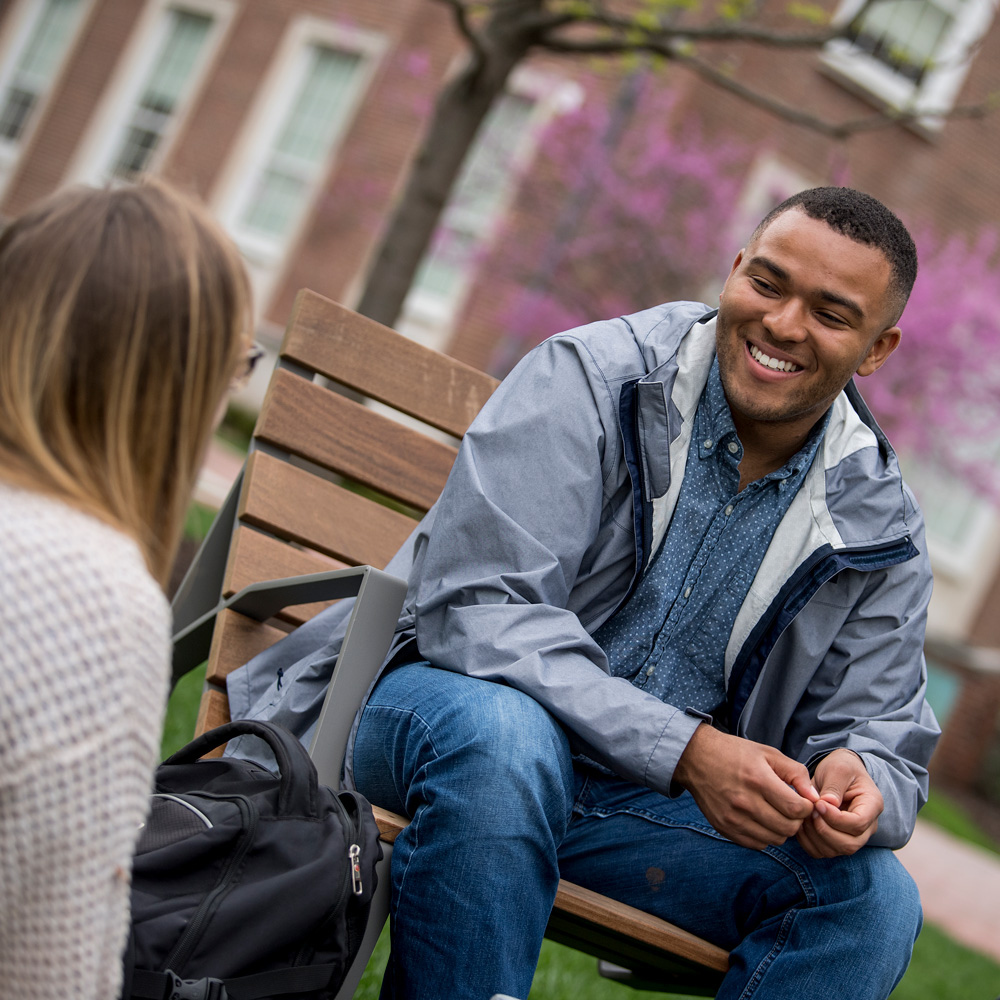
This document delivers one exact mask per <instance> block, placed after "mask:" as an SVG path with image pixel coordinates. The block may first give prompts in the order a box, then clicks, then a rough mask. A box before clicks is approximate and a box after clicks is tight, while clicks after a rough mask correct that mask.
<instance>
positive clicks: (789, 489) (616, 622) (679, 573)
mask: <svg viewBox="0 0 1000 1000" xmlns="http://www.w3.org/2000/svg"><path fill="white" fill-rule="evenodd" d="M828 420H829V414H828V415H827V417H825V418H824V419H822V420H820V421H819V422H818V423H817V424H816V426H815V427H814V428H813V430H812V431H811V432H810V436H809V438H808V439H807V441H806V443H805V444H804V445H803V447H802V448H801V450H800V451H798V452H797V453H796V454H795V455H794V456H792V458H791V459H790V460H789V461H788V462H787V463H786V464H785V465H784V466H783V467H782V468H780V469H778V470H777V471H776V472H772V473H770V474H768V475H766V476H764V477H763V478H762V479H759V480H757V481H756V482H753V483H750V484H749V485H748V486H747V487H746V488H745V489H744V490H742V491H740V488H739V483H740V473H739V463H740V460H741V459H742V457H743V446H742V445H741V444H740V441H739V438H738V437H737V435H736V428H735V427H734V425H733V418H732V415H731V413H730V411H729V404H728V403H727V402H726V397H725V393H724V392H723V389H722V382H721V381H720V379H719V362H718V360H716V361H714V362H713V364H712V369H711V372H710V373H709V376H708V382H707V384H706V386H705V390H704V392H703V393H702V396H701V399H700V401H699V403H698V409H697V411H696V413H695V417H694V436H693V438H692V441H691V449H690V451H689V453H688V459H687V465H686V467H685V470H684V482H683V483H682V484H681V491H680V496H679V497H678V500H677V508H676V510H675V511H674V515H673V518H672V519H671V522H670V525H669V527H668V528H667V532H666V535H665V536H664V539H663V542H662V544H661V545H660V548H659V550H658V552H657V554H656V556H655V557H654V559H653V561H652V563H651V565H650V566H649V568H648V569H647V570H646V573H645V575H644V576H643V578H642V581H641V582H640V584H639V586H638V588H637V589H636V591H635V593H634V594H633V595H632V597H631V599H630V600H629V602H628V604H626V605H625V607H623V608H622V609H621V610H619V611H618V613H617V614H615V615H614V616H613V617H612V618H610V619H609V620H608V621H607V622H605V623H604V625H602V626H601V628H600V629H598V631H597V632H596V633H595V635H594V638H595V639H596V640H597V642H598V643H599V644H600V646H601V647H602V648H603V649H604V651H605V652H606V653H607V655H608V659H609V661H610V665H611V672H612V674H613V675H614V676H616V677H627V678H630V679H631V681H632V683H633V684H634V685H635V686H636V687H639V688H642V689H643V690H645V691H648V692H650V693H651V694H653V695H655V696H656V697H657V698H660V699H661V700H663V701H665V702H667V703H669V704H671V705H676V706H677V707H678V708H681V709H684V708H692V709H695V710H696V711H699V712H705V713H710V714H711V713H714V712H716V710H717V709H718V708H719V707H720V706H721V705H722V703H723V702H724V701H725V696H726V691H725V659H724V657H725V651H726V645H727V643H728V642H729V635H730V633H731V632H732V629H733V625H734V623H735V621H736V616H737V614H738V613H739V609H740V606H741V605H742V604H743V601H744V600H745V598H746V595H747V592H748V590H749V589H750V584H751V582H752V581H753V578H754V576H755V575H756V574H757V570H758V569H759V567H760V563H761V560H762V559H763V558H764V553H765V551H766V550H767V546H768V544H769V543H770V541H771V536H772V535H773V534H774V530H775V528H776V527H777V525H778V522H779V521H780V520H781V518H782V516H783V515H784V514H785V512H786V511H787V510H788V507H789V505H790V504H791V502H792V500H793V498H794V497H795V494H796V492H797V491H798V489H799V487H800V486H801V485H802V481H803V480H804V478H805V475H806V472H807V471H808V469H809V466H810V464H811V463H812V461H813V458H814V457H815V455H816V451H817V449H818V448H819V445H820V442H821V440H822V438H823V433H824V431H825V429H826V424H827V421H828Z"/></svg>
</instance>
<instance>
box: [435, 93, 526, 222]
mask: <svg viewBox="0 0 1000 1000" xmlns="http://www.w3.org/2000/svg"><path fill="white" fill-rule="evenodd" d="M533 108H534V101H531V100H529V99H528V98H526V97H522V96H520V95H518V94H506V95H505V96H504V97H503V98H502V99H501V100H500V101H498V102H497V103H496V104H494V106H493V108H492V110H491V111H490V113H489V115H487V117H486V120H485V121H484V122H483V126H482V129H481V131H480V134H479V137H478V138H477V139H476V142H475V145H474V146H473V147H472V150H471V152H470V153H469V156H468V159H467V160H466V161H465V164H464V165H463V167H462V172H461V174H460V175H459V178H458V183H457V184H456V186H455V191H454V194H453V195H452V196H451V199H450V203H449V205H448V209H447V215H446V224H448V223H449V222H451V223H454V222H456V221H457V219H458V217H459V216H469V215H471V216H474V217H475V218H474V221H473V222H471V225H472V226H473V227H474V228H475V229H477V230H481V229H483V228H485V227H486V226H488V225H489V223H490V221H491V220H492V218H493V216H494V214H495V212H496V211H497V208H498V207H499V204H500V201H501V199H502V198H503V194H504V191H505V190H506V188H507V183H508V178H509V176H510V171H511V169H512V167H513V159H514V152H515V150H516V149H517V144H518V142H519V140H520V138H521V135H522V134H523V132H524V130H525V128H526V127H527V125H528V120H529V119H530V117H531V112H532V109H533Z"/></svg>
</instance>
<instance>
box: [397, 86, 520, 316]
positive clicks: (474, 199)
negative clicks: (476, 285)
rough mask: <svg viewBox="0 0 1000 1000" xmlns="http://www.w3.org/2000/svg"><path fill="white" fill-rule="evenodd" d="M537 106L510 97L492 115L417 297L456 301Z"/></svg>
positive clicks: (444, 304)
mask: <svg viewBox="0 0 1000 1000" xmlns="http://www.w3.org/2000/svg"><path fill="white" fill-rule="evenodd" d="M534 107H535V101H534V100H532V99H531V98H529V97H524V96H521V95H519V94H506V95H504V97H502V98H501V99H500V100H499V101H498V102H497V103H496V104H495V105H494V107H493V108H492V110H491V111H490V113H489V115H488V116H487V119H486V121H485V122H484V123H483V127H482V130H481V132H480V137H479V138H478V140H477V141H476V143H475V145H474V146H473V148H472V149H471V150H470V151H469V155H468V157H467V158H466V161H465V164H464V166H463V168H462V172H461V174H460V175H459V178H458V180H457V181H456V183H455V187H454V190H453V191H452V194H451V197H450V198H449V199H448V205H447V207H446V208H445V211H444V213H443V214H442V217H441V222H440V224H439V225H438V228H437V231H436V232H435V234H434V242H433V244H432V246H431V248H430V250H428V252H427V253H426V254H425V255H424V259H423V261H421V264H420V268H419V269H418V271H417V274H416V277H415V278H414V282H413V289H412V292H411V294H412V295H413V296H414V297H415V298H417V299H419V298H421V297H423V298H425V299H428V300H434V302H435V303H436V304H437V305H438V306H439V307H440V308H443V309H444V311H445V312H447V310H448V305H449V303H452V302H454V301H455V300H456V299H457V298H458V296H459V294H460V293H461V291H462V289H463V285H464V284H465V282H466V280H467V278H468V277H469V274H470V272H471V271H473V270H474V269H475V268H474V264H475V261H476V256H477V254H478V253H480V252H482V250H483V249H484V247H485V244H486V243H487V240H488V237H489V235H490V231H491V229H492V227H493V225H494V223H495V222H496V220H497V218H498V216H499V215H500V212H501V209H502V208H503V207H504V201H505V194H506V192H507V189H508V187H509V185H510V177H511V166H512V162H511V161H512V160H513V159H514V153H515V151H516V150H517V148H518V145H519V144H520V143H521V142H522V140H523V139H524V137H525V133H526V131H527V129H528V128H529V126H530V123H531V116H532V111H533V110H534ZM428 304H429V303H425V309H426V308H427V305H428Z"/></svg>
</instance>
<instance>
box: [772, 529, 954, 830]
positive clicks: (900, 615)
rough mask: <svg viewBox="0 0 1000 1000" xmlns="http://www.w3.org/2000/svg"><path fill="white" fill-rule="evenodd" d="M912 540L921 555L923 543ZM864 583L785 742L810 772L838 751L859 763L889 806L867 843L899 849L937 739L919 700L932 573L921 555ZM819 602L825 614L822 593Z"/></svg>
mask: <svg viewBox="0 0 1000 1000" xmlns="http://www.w3.org/2000/svg"><path fill="white" fill-rule="evenodd" d="M914 540H915V541H916V542H917V544H918V545H919V546H920V547H921V548H923V538H922V535H921V537H920V538H919V539H916V538H915V539H914ZM862 576H863V586H861V589H860V595H859V596H858V598H857V600H856V601H855V602H854V603H853V605H852V606H851V607H850V609H849V612H848V614H847V616H846V618H845V620H844V622H843V624H842V625H841V627H840V629H839V631H838V632H837V635H836V638H835V640H834V641H833V643H832V645H830V646H829V648H828V649H827V650H826V652H825V655H823V657H822V662H821V664H820V666H819V669H818V670H817V671H816V673H815V674H814V675H813V678H812V680H811V682H810V684H809V686H808V688H807V690H806V693H805V696H804V697H803V699H802V701H801V703H800V705H799V706H798V708H797V710H796V712H795V715H794V721H793V727H795V728H797V729H798V731H799V734H800V736H799V737H797V736H796V734H795V733H794V732H791V733H790V734H789V735H790V737H791V739H792V740H793V741H794V742H796V743H798V744H799V747H800V748H801V749H798V750H797V754H796V755H797V756H799V758H800V759H802V760H803V761H804V762H806V763H807V764H809V765H810V766H813V765H814V764H815V763H817V762H818V761H819V759H820V758H821V757H823V756H825V755H826V754H828V753H830V752H831V751H832V750H834V749H837V748H838V747H846V748H847V749H849V750H854V751H855V752H857V753H858V754H859V755H860V756H861V759H862V760H863V761H864V763H865V767H866V768H867V769H868V772H869V774H871V776H872V778H873V779H874V781H875V783H876V785H878V788H879V791H880V792H881V793H882V796H883V798H884V800H885V809H884V811H883V813H882V815H881V816H880V817H879V828H878V830H877V832H876V833H875V835H874V836H873V837H872V839H871V843H872V844H873V845H878V846H883V847H891V848H898V847H902V846H903V845H904V844H905V843H906V841H907V840H909V838H910V835H911V834H912V833H913V826H914V823H915V821H916V815H917V810H918V809H919V808H920V807H921V806H922V805H923V804H924V802H926V800H927V788H928V773H927V767H928V764H929V761H930V757H931V753H932V751H933V749H934V746H935V744H936V742H937V739H938V736H939V735H940V729H939V727H938V725H937V721H936V719H935V718H934V713H933V712H932V711H931V708H930V706H929V705H928V704H927V702H926V701H925V698H924V695H925V690H926V686H927V670H926V665H925V663H924V655H923V642H924V625H925V619H926V610H927V603H928V601H929V599H930V592H931V573H930V566H929V564H928V561H927V557H926V555H924V554H918V555H917V556H916V557H914V559H912V560H909V561H908V562H906V563H901V564H899V565H897V566H892V567H889V568H888V569H884V570H877V571H874V572H871V573H866V574H863V575H862ZM817 597H818V598H819V599H820V606H819V610H820V612H821V613H822V611H823V610H824V609H823V607H822V593H821V594H820V595H817ZM825 610H827V611H829V610H830V609H829V607H827V608H826V609H825ZM802 624H803V625H808V621H803V622H802ZM799 634H800V635H801V634H802V630H799ZM788 749H789V750H792V749H793V748H791V747H790V748H788Z"/></svg>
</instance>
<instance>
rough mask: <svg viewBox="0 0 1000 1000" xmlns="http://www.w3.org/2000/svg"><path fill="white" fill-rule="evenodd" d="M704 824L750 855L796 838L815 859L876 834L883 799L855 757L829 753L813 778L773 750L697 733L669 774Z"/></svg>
mask: <svg viewBox="0 0 1000 1000" xmlns="http://www.w3.org/2000/svg"><path fill="white" fill-rule="evenodd" d="M674 778H675V780H676V781H677V782H678V783H679V784H680V785H682V786H683V787H684V788H686V789H687V790H688V791H689V792H690V793H691V795H692V796H693V797H694V800H695V801H696V802H697V803H698V806H699V808H700V809H701V811H702V812H703V813H704V814H705V817H706V818H707V819H708V821H709V822H710V823H711V824H712V826H714V827H715V829H716V830H718V831H719V832H720V833H722V834H724V835H725V836H726V837H728V838H729V839H730V840H732V841H733V842H734V843H737V844H742V845H743V846H744V847H750V848H753V849H754V850H758V851H759V850H762V849H763V848H764V847H767V846H768V845H778V844H783V843H784V842H785V841H786V840H787V839H788V838H789V837H797V838H798V841H799V843H800V844H801V845H802V847H803V849H804V850H805V851H806V852H807V853H808V854H810V855H811V856H812V857H814V858H832V857H836V856H838V855H842V854H853V853H854V852H855V851H857V850H858V849H859V848H861V847H863V846H864V845H865V844H866V843H867V841H868V839H869V837H871V835H872V834H873V833H874V832H875V830H876V829H878V817H879V815H880V814H881V812H882V809H883V807H884V802H883V799H882V795H881V793H880V792H879V790H878V788H877V787H876V785H875V782H874V781H872V779H871V776H870V775H869V774H868V771H867V770H866V769H865V765H864V763H863V762H862V761H861V758H860V757H858V755H857V754H855V753H852V752H851V751H850V750H843V749H841V750H834V751H833V752H832V753H830V754H828V755H827V756H826V757H824V758H823V759H822V760H821V761H820V762H819V764H818V765H817V767H816V771H815V774H814V776H813V777H812V778H810V777H809V772H808V771H807V770H806V768H805V766H804V765H803V764H800V763H799V762H798V761H795V760H792V759H791V758H790V757H786V756H785V755H784V754H783V753H781V752H780V751H779V750H775V749H774V747H769V746H765V745H764V744H761V743H753V742H751V741H750V740H745V739H741V738H740V737H737V736H729V735H727V734H725V733H720V732H719V731H718V730H716V729H713V728H712V727H711V726H708V725H702V726H699V727H698V728H697V730H695V733H694V735H693V736H692V737H691V740H690V742H689V743H688V745H687V748H686V749H685V751H684V753H683V754H682V755H681V759H680V761H678V764H677V768H676V770H675V772H674Z"/></svg>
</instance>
